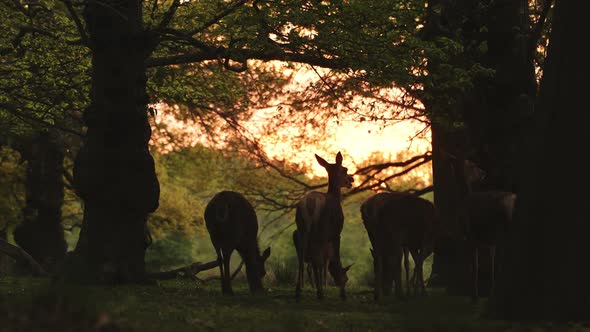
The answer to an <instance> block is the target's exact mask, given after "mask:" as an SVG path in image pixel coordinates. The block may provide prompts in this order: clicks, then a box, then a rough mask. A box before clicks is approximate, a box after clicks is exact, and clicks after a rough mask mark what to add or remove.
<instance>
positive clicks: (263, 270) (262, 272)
mask: <svg viewBox="0 0 590 332" xmlns="http://www.w3.org/2000/svg"><path fill="white" fill-rule="evenodd" d="M268 257H270V247H268V248H266V249H265V250H264V251H263V252H262V255H260V256H258V266H259V267H260V268H259V273H260V274H259V276H260V278H261V279H262V278H264V276H265V275H266V268H265V267H264V263H265V262H266V260H267V259H268Z"/></svg>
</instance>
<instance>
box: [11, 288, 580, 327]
mask: <svg viewBox="0 0 590 332" xmlns="http://www.w3.org/2000/svg"><path fill="white" fill-rule="evenodd" d="M234 291H235V293H236V295H235V296H233V297H224V296H221V292H220V289H219V284H218V282H217V280H215V281H211V282H209V283H206V284H201V283H197V282H193V281H187V280H171V281H165V282H159V283H157V284H156V285H129V286H118V287H103V286H83V287H82V286H78V287H70V288H68V289H64V290H61V294H62V295H60V296H56V295H55V291H54V290H53V291H50V290H48V281H47V280H44V279H31V278H3V279H0V304H3V305H4V306H5V308H3V310H2V311H0V317H1V316H2V314H6V313H8V317H9V319H8V320H7V319H4V320H2V321H3V322H4V323H3V324H2V325H0V331H16V330H19V331H34V330H35V329H34V328H29V329H27V328H23V327H22V326H21V325H22V324H25V323H23V322H25V321H26V322H29V324H31V323H30V322H31V321H35V322H36V323H35V324H40V326H43V327H44V328H42V329H37V330H43V331H52V329H51V328H48V327H49V326H51V324H49V323H43V322H41V321H42V320H43V319H45V320H47V319H48V320H50V321H52V322H55V321H57V320H58V319H57V318H56V317H57V316H67V317H65V318H62V319H61V321H62V323H61V324H62V325H67V324H69V323H68V322H69V321H71V320H73V319H74V318H68V317H70V316H71V317H80V316H81V315H82V316H84V317H87V319H88V320H89V321H92V322H95V321H96V320H98V319H102V320H103V321H104V320H105V317H109V319H110V320H111V321H112V322H113V323H114V324H116V325H117V326H119V327H120V328H121V329H122V330H123V331H142V332H144V331H145V332H148V331H174V332H182V331H531V332H537V331H538V332H542V331H582V329H578V328H576V327H575V326H569V325H551V324H548V323H529V324H525V323H521V324H516V325H515V324H513V323H509V322H503V321H493V320H488V319H484V318H482V315H481V314H482V312H483V309H484V306H485V300H483V301H481V302H480V303H479V304H478V305H472V304H471V303H470V301H469V299H467V298H464V297H452V296H447V295H445V294H443V292H442V290H438V289H431V290H430V294H429V296H428V297H426V298H420V299H410V300H407V301H398V300H396V299H394V298H391V299H385V300H384V301H383V303H380V304H376V303H375V302H374V301H373V298H372V293H371V290H370V289H369V288H353V289H349V290H348V295H349V296H348V299H347V301H346V302H343V301H341V300H340V299H339V297H338V292H337V289H335V288H333V287H330V288H329V289H328V291H327V294H326V299H325V300H324V301H323V302H319V301H317V299H316V298H315V293H314V292H313V291H312V290H311V289H310V288H309V287H306V289H305V291H304V293H303V299H302V301H301V302H300V303H296V302H295V300H294V297H293V295H294V289H293V287H289V286H277V287H276V288H275V287H272V288H270V289H269V290H268V292H267V294H264V295H257V296H252V295H250V294H249V293H248V289H247V287H246V285H245V284H244V283H243V282H238V281H236V282H235V283H234ZM40 299H43V300H40ZM39 303H41V304H39ZM0 307H2V306H0ZM33 308H35V309H33ZM40 311H41V312H42V311H46V313H43V312H42V313H39V312H40ZM14 317H20V320H19V319H15V318H14ZM40 317H41V318H40ZM47 317H49V318H47ZM99 317H100V318H99ZM6 322H8V324H7V325H5V324H6ZM11 324H12V325H11ZM18 324H21V325H18ZM43 324H45V325H43ZM53 324H54V325H55V323H53ZM62 325H60V326H59V329H57V328H56V327H53V328H55V330H60V331H68V330H71V331H82V330H81V329H69V328H65V327H64V326H62ZM2 326H4V328H2ZM11 326H12V327H13V329H11ZM17 326H18V328H17ZM6 328H8V329H6ZM88 331H90V329H89V330H88Z"/></svg>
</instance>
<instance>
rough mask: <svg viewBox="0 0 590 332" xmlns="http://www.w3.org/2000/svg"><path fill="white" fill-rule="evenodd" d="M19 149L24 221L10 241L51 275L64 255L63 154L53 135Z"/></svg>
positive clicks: (36, 137)
mask: <svg viewBox="0 0 590 332" xmlns="http://www.w3.org/2000/svg"><path fill="white" fill-rule="evenodd" d="M27 145H28V146H26V147H24V148H23V149H21V150H22V151H21V153H22V155H23V157H24V158H25V160H27V163H28V164H27V171H26V180H25V184H26V185H25V187H26V203H25V207H24V209H23V215H24V220H23V222H22V223H21V224H20V225H18V226H17V227H16V229H15V231H14V240H15V242H16V244H18V245H19V246H20V247H21V248H22V249H24V250H25V251H26V252H27V253H29V254H30V255H31V256H32V257H33V258H34V259H35V260H36V261H37V262H39V264H41V266H42V267H43V268H44V269H45V270H47V271H53V270H54V268H55V267H56V265H57V264H58V263H59V262H60V261H61V260H62V259H63V257H64V256H65V254H66V251H67V243H66V241H65V238H64V231H63V228H62V225H61V208H62V205H63V200H64V182H63V174H64V165H63V163H64V151H63V148H62V146H61V144H60V143H59V142H58V140H57V138H56V136H55V134H52V133H47V132H43V133H40V134H38V135H36V136H35V137H33V138H32V140H31V141H30V143H29V144H27Z"/></svg>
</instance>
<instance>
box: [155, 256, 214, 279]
mask: <svg viewBox="0 0 590 332" xmlns="http://www.w3.org/2000/svg"><path fill="white" fill-rule="evenodd" d="M217 266H219V264H218V263H217V260H214V261H211V262H208V263H204V264H203V263H200V262H196V263H193V264H191V265H188V266H185V267H181V268H178V269H174V270H170V271H163V272H152V273H148V275H147V276H148V278H152V279H158V280H168V279H174V278H194V277H195V275H196V274H197V273H199V272H202V271H207V270H211V269H212V268H215V267H217Z"/></svg>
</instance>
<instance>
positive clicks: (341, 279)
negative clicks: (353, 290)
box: [334, 264, 352, 287]
mask: <svg viewBox="0 0 590 332" xmlns="http://www.w3.org/2000/svg"><path fill="white" fill-rule="evenodd" d="M351 267H352V264H350V265H348V266H346V267H343V268H341V269H340V273H336V274H335V275H334V278H335V279H336V280H334V282H335V283H336V284H337V285H339V286H341V287H345V286H346V283H347V282H348V270H350V268H351Z"/></svg>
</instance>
